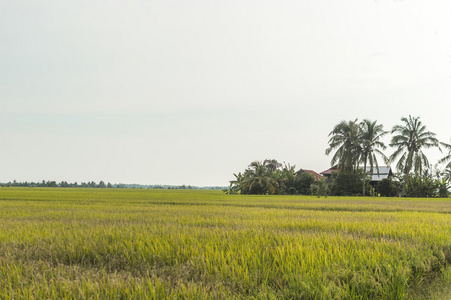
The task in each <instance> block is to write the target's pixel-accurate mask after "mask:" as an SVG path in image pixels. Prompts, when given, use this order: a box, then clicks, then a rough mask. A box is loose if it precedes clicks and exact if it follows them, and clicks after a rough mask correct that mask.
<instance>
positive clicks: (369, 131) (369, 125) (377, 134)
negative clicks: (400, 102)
mask: <svg viewBox="0 0 451 300" xmlns="http://www.w3.org/2000/svg"><path fill="white" fill-rule="evenodd" d="M360 128H361V130H360V159H361V161H362V162H363V186H362V195H363V196H365V183H366V165H367V163H369V165H370V174H372V173H373V166H374V165H375V166H376V170H377V173H378V174H379V165H378V163H377V158H376V154H379V155H381V156H382V158H383V159H384V160H385V161H388V158H387V157H386V156H385V155H384V154H383V153H382V152H381V151H380V150H379V149H378V148H381V149H383V150H384V149H386V148H387V146H385V144H384V143H383V142H382V141H381V139H382V137H383V136H384V135H386V134H387V133H388V131H384V126H383V125H382V124H377V121H374V122H371V121H370V120H368V119H365V120H363V121H362V122H361V123H360Z"/></svg>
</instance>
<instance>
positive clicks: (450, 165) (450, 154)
mask: <svg viewBox="0 0 451 300" xmlns="http://www.w3.org/2000/svg"><path fill="white" fill-rule="evenodd" d="M440 145H442V146H443V148H445V149H447V150H448V154H447V155H446V156H445V157H443V158H442V159H440V160H439V161H438V163H439V164H446V163H447V165H446V166H445V168H446V169H451V144H447V143H442V142H441V143H440Z"/></svg>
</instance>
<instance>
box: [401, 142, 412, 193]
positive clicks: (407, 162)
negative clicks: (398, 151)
mask: <svg viewBox="0 0 451 300" xmlns="http://www.w3.org/2000/svg"><path fill="white" fill-rule="evenodd" d="M412 157H413V151H411V150H409V155H408V156H407V161H406V164H407V165H406V174H405V175H404V182H403V184H402V191H401V197H404V195H405V193H406V186H407V178H409V173H410V169H411V168H412Z"/></svg>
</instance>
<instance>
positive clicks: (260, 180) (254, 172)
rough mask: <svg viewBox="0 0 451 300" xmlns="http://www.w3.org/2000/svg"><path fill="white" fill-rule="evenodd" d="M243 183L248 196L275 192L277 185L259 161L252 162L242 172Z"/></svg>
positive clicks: (270, 173) (266, 168)
mask: <svg viewBox="0 0 451 300" xmlns="http://www.w3.org/2000/svg"><path fill="white" fill-rule="evenodd" d="M244 178H245V179H244V183H245V186H246V189H248V191H247V193H249V194H270V195H273V194H275V193H276V192H277V188H278V183H277V180H276V179H275V178H274V176H273V173H272V172H271V171H270V169H269V168H268V167H267V166H266V165H265V164H264V163H262V162H260V161H254V162H252V163H251V164H250V165H249V168H248V169H246V171H245V172H244Z"/></svg>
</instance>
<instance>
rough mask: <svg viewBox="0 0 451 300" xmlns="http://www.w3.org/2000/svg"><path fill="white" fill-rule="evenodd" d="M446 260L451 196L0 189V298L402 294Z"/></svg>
mask: <svg viewBox="0 0 451 300" xmlns="http://www.w3.org/2000/svg"><path fill="white" fill-rule="evenodd" d="M450 262H451V201H450V200H447V199H441V200H439V199H405V198H403V199H399V198H369V197H368V198H358V197H354V198H340V197H329V198H315V197H306V196H242V195H225V194H223V193H222V192H220V191H191V190H186V191H182V190H127V189H56V188H55V189H52V188H48V189H46V188H42V189H41V188H1V189H0V299H8V298H9V299H21V298H23V299H30V298H36V299H41V298H55V299H61V298H68V299H70V298H77V299H80V298H81V299H108V298H110V299H117V298H123V299H129V298H137V299H140V298H150V299H152V298H153V299H163V298H176V299H177V298H182V299H183V298H186V299H209V298H213V299H224V298H238V299H240V298H243V299H244V298H245V299H248V298H256V299H267V298H270V299H271V298H273V299H287V298H293V299H403V298H407V297H408V296H409V294H408V292H409V290H411V287H413V286H415V287H418V286H420V285H422V284H429V282H430V281H431V280H432V279H434V278H437V277H439V276H440V273H441V272H442V271H443V270H449V269H446V268H447V265H448V264H449V263H450Z"/></svg>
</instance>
